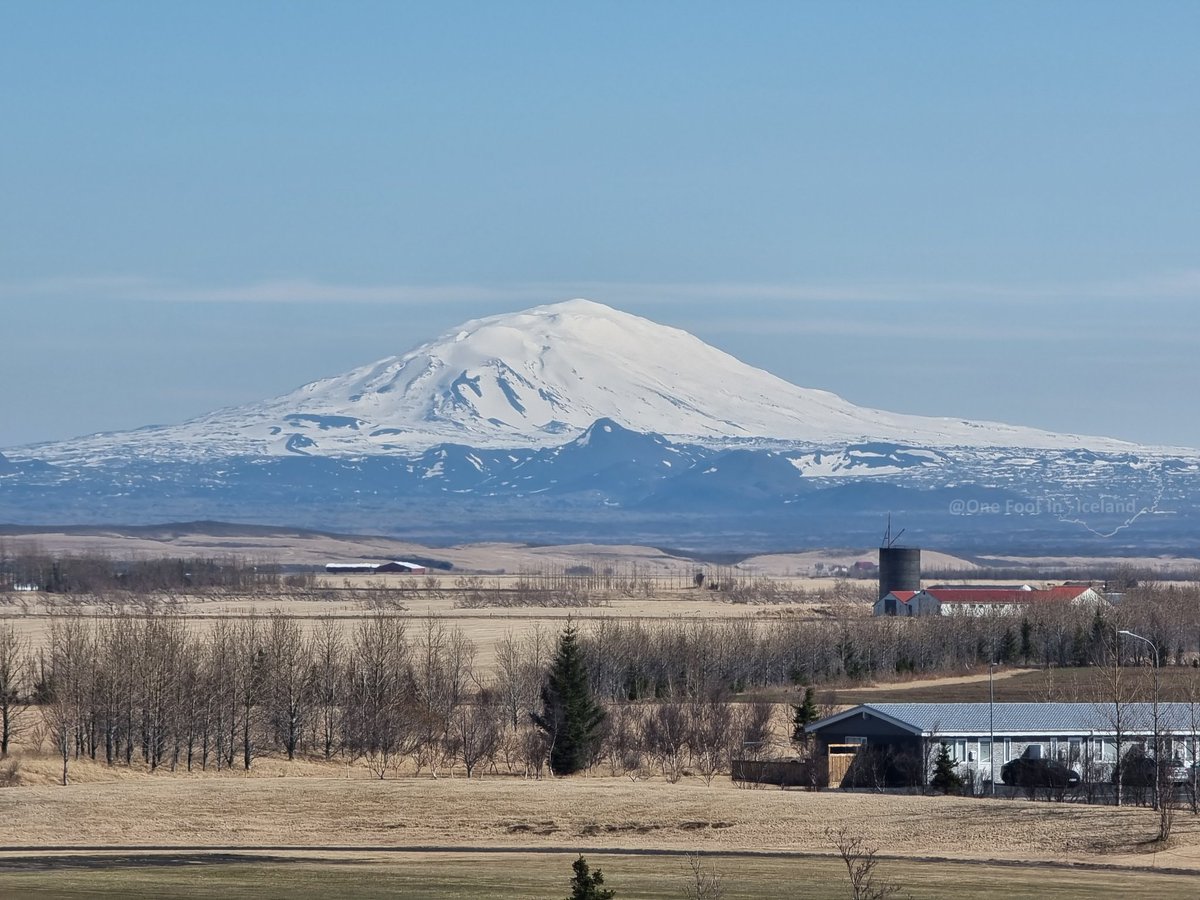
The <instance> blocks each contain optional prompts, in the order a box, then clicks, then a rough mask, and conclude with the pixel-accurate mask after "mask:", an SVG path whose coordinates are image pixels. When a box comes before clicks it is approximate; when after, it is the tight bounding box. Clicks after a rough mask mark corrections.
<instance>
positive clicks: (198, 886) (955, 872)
mask: <svg viewBox="0 0 1200 900" xmlns="http://www.w3.org/2000/svg"><path fill="white" fill-rule="evenodd" d="M574 858H575V856H574V854H565V853H563V854H560V853H537V854H533V853H528V854H526V853H519V854H517V853H473V854H452V853H447V854H425V855H406V854H400V855H396V856H394V857H392V856H388V857H386V858H383V859H381V860H370V861H357V862H356V861H344V862H339V861H336V860H334V861H329V860H321V861H315V862H313V861H303V862H299V861H297V862H293V861H288V860H283V859H278V858H269V857H268V858H264V859H253V858H245V859H232V858H229V857H215V858H209V859H207V860H206V859H205V858H204V857H202V856H193V855H179V856H173V857H160V858H157V859H156V860H155V861H153V862H152V863H151V862H148V861H147V859H146V858H144V857H143V858H138V857H121V858H108V859H105V858H97V857H89V858H86V860H84V859H75V860H72V859H69V858H64V857H55V858H45V859H41V860H38V861H36V862H33V863H29V862H22V861H12V860H4V861H0V897H5V898H18V897H114V896H120V897H130V898H141V897H146V898H149V897H154V898H158V897H219V898H222V900H238V898H242V897H247V898H249V897H254V898H267V897H280V898H284V897H286V898H289V900H305V898H318V897H319V898H337V897H364V898H371V897H393V898H394V897H405V898H416V900H465V898H472V900H478V898H488V897H515V898H531V900H534V898H536V900H542V898H546V900H551V898H563V897H566V896H567V893H568V882H569V880H570V876H571V863H572V862H573V860H574ZM587 858H588V861H589V863H590V864H591V866H592V869H593V871H594V870H595V869H597V868H599V869H601V870H602V871H603V872H604V875H605V882H606V885H607V886H608V887H611V888H612V889H614V890H615V891H616V898H617V900H631V898H646V900H652V898H663V900H666V898H682V897H684V896H685V893H684V885H685V872H686V861H685V859H684V858H683V857H680V856H628V855H616V854H614V855H609V854H602V853H592V854H589V855H588V857H587ZM704 862H705V865H710V866H715V867H716V869H717V870H718V871H719V872H720V873H721V875H722V882H723V886H724V888H725V893H724V897H725V900H767V898H804V900H808V898H811V900H829V898H837V897H848V896H849V890H848V887H847V884H846V879H845V868H844V866H843V865H842V863H841V861H840V860H836V859H827V858H814V857H794V858H779V857H745V856H716V857H707V858H705V860H704ZM878 871H879V874H880V875H881V876H884V877H888V878H891V879H893V880H894V881H896V882H897V883H898V884H899V885H900V886H901V888H902V889H903V892H902V896H908V897H912V898H934V900H936V898H947V900H949V898H974V897H980V898H982V897H995V896H999V895H1001V894H1003V895H1004V896H1005V897H1010V898H1019V897H1031V898H1032V897H1038V898H1075V897H1078V898H1089V900H1094V898H1096V897H1135V896H1139V897H1156V898H1160V900H1172V898H1195V897H1196V896H1197V893H1198V888H1197V877H1196V876H1195V875H1164V874H1157V873H1154V872H1152V871H1129V870H1093V869H1069V868H1062V867H1054V866H1042V867H1035V866H997V865H985V864H979V863H945V862H908V861H898V860H897V861H893V860H883V861H881V862H880V865H879V870H878Z"/></svg>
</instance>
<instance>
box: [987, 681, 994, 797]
mask: <svg viewBox="0 0 1200 900" xmlns="http://www.w3.org/2000/svg"><path fill="white" fill-rule="evenodd" d="M995 675H996V663H995V662H990V663H988V748H989V752H988V760H989V761H990V764H991V767H992V796H993V797H995V796H996V678H995Z"/></svg>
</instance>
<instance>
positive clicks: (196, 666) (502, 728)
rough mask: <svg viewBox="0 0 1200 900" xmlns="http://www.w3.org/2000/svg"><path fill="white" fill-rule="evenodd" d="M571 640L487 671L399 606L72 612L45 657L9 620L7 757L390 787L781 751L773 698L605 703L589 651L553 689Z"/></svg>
mask: <svg viewBox="0 0 1200 900" xmlns="http://www.w3.org/2000/svg"><path fill="white" fill-rule="evenodd" d="M574 642H575V630H574V629H573V628H571V629H569V630H568V632H567V633H565V634H563V635H560V636H558V637H557V638H556V637H554V636H552V635H550V634H549V633H548V632H546V631H545V630H544V629H536V630H535V631H534V632H532V633H531V634H529V635H526V636H524V637H519V638H518V637H516V636H508V637H505V638H504V639H502V640H501V641H500V642H499V644H498V646H497V659H496V664H495V666H494V671H493V672H492V673H490V674H487V675H485V674H484V673H483V672H482V671H481V669H480V668H479V667H478V666H477V665H476V648H475V646H474V644H473V643H472V642H471V641H470V640H469V639H467V638H466V637H465V636H464V634H463V633H462V631H461V630H460V629H458V628H455V627H448V626H447V625H446V624H445V623H444V622H443V621H441V620H439V619H435V618H429V619H425V620H421V621H419V622H417V623H416V624H415V625H414V624H413V623H412V622H411V621H410V620H408V619H405V618H403V617H400V616H397V615H395V614H393V613H389V612H385V611H379V612H375V613H371V614H369V615H366V616H364V617H362V618H359V619H357V620H355V621H353V622H352V623H351V622H347V621H346V620H344V619H337V618H332V617H326V618H322V619H320V620H318V621H317V622H316V624H315V627H313V628H312V629H311V630H310V631H309V632H308V633H305V631H304V630H303V629H302V628H301V626H300V624H299V623H298V622H297V621H296V620H294V619H291V618H288V617H286V616H284V615H281V614H278V613H276V614H272V615H270V616H266V617H258V616H247V617H244V618H238V619H225V620H216V621H215V622H213V623H212V627H211V628H210V629H208V630H207V631H202V630H201V629H198V628H195V627H191V626H189V624H188V623H187V621H186V620H184V619H182V618H180V617H178V616H174V615H171V614H169V613H148V614H146V613H139V614H133V613H122V614H119V615H115V616H112V617H108V618H104V619H93V618H87V617H84V616H79V615H65V616H61V617H58V618H56V619H55V620H54V621H53V622H52V624H51V628H50V634H49V637H48V640H47V642H46V646H44V647H39V648H36V649H34V648H32V647H31V646H30V643H29V641H28V640H27V639H25V638H23V637H21V636H20V635H19V634H18V633H17V631H16V630H15V628H14V626H13V625H12V624H11V623H4V624H0V753H2V754H7V753H8V752H9V751H10V750H11V749H12V747H13V744H14V741H15V740H16V739H17V738H18V737H21V736H23V739H24V740H25V741H26V743H28V744H32V745H36V746H42V747H45V746H47V745H48V746H49V747H51V748H53V750H54V752H55V753H56V754H57V755H58V756H60V757H61V760H62V779H63V782H64V783H66V781H67V780H68V779H69V776H70V766H71V764H72V763H73V762H74V761H75V760H78V759H81V758H87V759H90V760H93V761H95V762H100V763H105V764H108V765H111V766H138V767H145V768H148V769H150V770H156V769H159V768H168V769H170V770H177V769H182V770H187V771H192V770H196V769H210V768H212V769H217V770H221V769H228V768H241V769H246V770H249V769H251V768H252V767H253V765H254V762H255V760H256V759H259V758H261V757H262V756H263V755H264V754H270V755H272V756H277V757H286V758H287V759H294V758H296V757H298V756H304V757H307V758H316V759H324V760H330V761H332V760H342V761H347V762H356V763H360V764H364V765H365V766H367V767H368V768H369V769H370V771H371V772H372V773H373V774H374V775H376V776H377V777H379V778H384V777H386V776H387V775H388V774H389V773H391V772H394V771H397V770H398V769H400V768H401V767H402V766H404V767H407V768H406V770H408V771H415V772H416V773H418V774H420V773H423V772H424V773H429V774H431V775H433V776H435V777H436V776H438V775H440V774H442V773H444V772H445V771H446V770H447V769H449V768H452V767H453V768H456V769H458V770H459V771H461V772H463V773H465V774H466V775H467V776H468V777H472V776H476V775H482V774H483V773H484V772H492V771H494V772H506V773H516V774H525V775H531V776H534V777H540V776H541V775H542V774H544V773H545V772H546V771H553V772H555V773H558V774H566V773H569V772H571V771H577V770H578V769H582V768H588V767H591V766H596V765H603V766H605V767H606V768H607V769H608V770H609V771H611V772H612V773H613V774H625V775H628V776H630V777H632V778H639V777H645V776H646V775H648V774H650V773H651V772H652V771H661V772H662V773H663V774H665V775H666V776H667V777H668V778H670V779H672V780H674V779H677V778H678V777H679V776H680V775H682V773H683V771H684V769H685V767H687V766H693V767H695V769H696V770H697V771H699V772H700V773H701V774H703V775H705V776H706V777H708V778H710V779H711V778H712V777H713V776H714V775H715V774H716V773H717V772H719V771H727V770H728V767H729V760H730V758H731V755H732V754H733V753H735V752H738V751H739V750H740V748H742V747H743V746H745V745H747V744H751V745H753V746H754V747H755V748H761V747H765V746H766V745H767V743H768V742H769V739H770V720H771V712H772V706H771V705H770V704H766V703H762V704H749V705H747V704H732V703H730V702H728V698H726V697H724V696H721V695H719V694H714V695H712V696H708V697H704V698H698V697H696V698H690V699H688V700H686V702H685V701H683V700H681V701H679V702H671V703H658V704H650V705H645V706H638V705H629V704H625V705H623V706H617V705H614V704H605V705H601V704H600V703H598V702H595V701H593V700H592V699H591V689H590V684H589V681H588V678H587V667H586V663H585V662H584V655H583V654H581V653H579V651H578V650H576V651H573V652H574V653H575V657H574V662H573V663H571V665H572V666H573V667H574V668H573V669H572V671H574V672H575V673H576V674H575V675H574V676H562V675H561V673H560V675H559V676H558V680H557V681H556V676H555V672H556V666H561V665H562V660H561V657H562V653H563V647H564V646H567V645H571V646H574ZM585 643H586V642H585V641H583V640H580V642H579V646H580V647H582V646H583V645H584V644H585ZM556 651H557V652H556ZM563 677H566V678H567V680H565V681H564V680H563ZM572 678H574V679H575V680H574V682H573V683H572V681H571V679H572ZM572 684H573V685H574V686H572ZM580 686H582V687H580ZM573 692H574V693H573ZM580 704H582V706H581V705H580ZM753 752H758V751H757V750H755V751H753Z"/></svg>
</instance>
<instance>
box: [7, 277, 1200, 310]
mask: <svg viewBox="0 0 1200 900" xmlns="http://www.w3.org/2000/svg"><path fill="white" fill-rule="evenodd" d="M571 297H588V298H591V299H594V300H598V301H601V302H607V303H612V304H617V305H619V304H621V303H623V302H624V303H640V304H650V305H661V306H672V305H678V304H706V303H708V304H717V303H728V302H732V301H739V302H745V301H762V302H769V303H881V302H886V303H923V302H946V301H1008V302H1052V301H1073V302H1079V301H1089V300H1092V301H1098V300H1114V301H1119V300H1176V299H1179V300H1198V299H1200V270H1195V271H1191V270H1188V271H1180V272H1171V273H1160V274H1152V275H1146V276H1143V277H1138V278H1130V279H1120V280H1112V281H1101V282H1094V281H1093V282H1089V281H1080V282H1045V283H1015V282H1014V283H1009V282H978V281H903V280H897V281H863V282H855V281H844V282H832V281H831V282H756V281H746V282H633V281H578V282H527V283H497V284H478V283H457V284H453V283H446V284H350V283H337V282H328V281H321V280H316V279H307V278H286V279H265V280H260V281H251V282H245V283H241V284H227V285H220V284H183V283H180V282H177V281H171V280H166V279H156V278H152V277H148V276H141V275H115V276H114V275H102V276H91V277H51V278H41V279H33V280H27V281H10V282H0V298H4V299H13V300H20V299H34V298H46V299H53V298H63V299H72V300H92V301H118V300H121V301H141V302H162V303H302V304H323V303H328V304H338V303H346V304H390V305H406V304H412V305H416V304H427V303H446V302H457V303H481V302H487V303H497V304H500V303H503V304H514V303H515V304H526V305H527V304H530V303H546V302H553V301H556V300H563V299H567V298H571Z"/></svg>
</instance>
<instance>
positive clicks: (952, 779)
mask: <svg viewBox="0 0 1200 900" xmlns="http://www.w3.org/2000/svg"><path fill="white" fill-rule="evenodd" d="M929 783H930V784H931V785H933V787H934V788H935V789H936V790H939V791H941V792H942V793H943V794H949V793H950V792H951V791H954V792H955V793H958V792H959V791H960V790H962V786H963V782H962V776H960V775H959V774H958V772H957V771H956V770H955V768H954V760H952V759H951V758H950V748H949V747H947V746H946V745H945V744H942V745H941V747H939V748H938V755H937V759H935V760H934V761H933V778H931V779H930V780H929Z"/></svg>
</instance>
